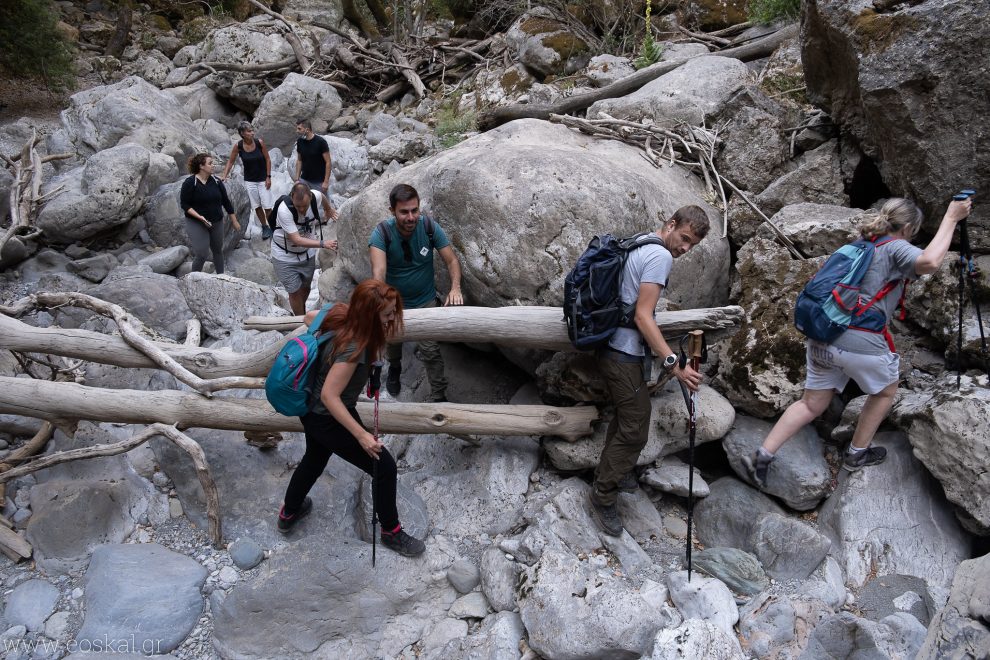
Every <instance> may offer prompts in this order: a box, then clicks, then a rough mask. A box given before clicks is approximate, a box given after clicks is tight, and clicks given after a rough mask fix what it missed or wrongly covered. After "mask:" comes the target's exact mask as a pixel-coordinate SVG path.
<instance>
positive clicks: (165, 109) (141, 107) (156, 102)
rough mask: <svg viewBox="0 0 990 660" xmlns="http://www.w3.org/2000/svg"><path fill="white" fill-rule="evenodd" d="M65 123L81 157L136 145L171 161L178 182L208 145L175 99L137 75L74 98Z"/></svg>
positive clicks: (81, 93)
mask: <svg viewBox="0 0 990 660" xmlns="http://www.w3.org/2000/svg"><path fill="white" fill-rule="evenodd" d="M61 118H62V125H63V126H64V127H65V130H66V133H67V136H68V139H69V140H70V141H71V142H72V144H73V145H74V146H75V148H76V151H77V152H79V153H80V154H81V155H83V156H90V155H92V154H94V153H96V152H97V151H103V150H104V149H109V148H110V147H113V146H116V145H118V144H121V143H122V142H131V143H134V144H139V145H141V146H143V147H144V148H145V149H147V150H149V151H151V152H153V153H164V154H166V155H168V156H170V157H171V158H172V159H173V160H174V161H175V169H174V171H173V178H174V177H175V176H178V175H179V173H180V172H182V171H184V170H185V164H186V159H187V158H188V157H189V156H191V155H192V154H194V153H196V152H198V151H203V150H204V148H205V147H207V146H208V145H207V144H206V140H205V138H204V137H203V135H202V134H201V132H200V130H199V129H198V128H197V127H196V125H195V124H193V122H192V120H191V119H190V118H189V114H188V113H187V112H186V111H185V109H184V108H183V107H182V105H181V104H180V103H179V102H178V101H177V100H176V98H175V97H174V96H172V95H171V94H169V93H167V92H163V91H161V90H160V89H158V88H157V87H155V86H154V85H152V84H151V83H149V82H147V81H146V80H143V79H141V78H138V77H136V76H131V77H129V78H125V79H124V80H121V81H120V82H118V83H114V84H113V85H105V86H101V87H93V88H91V89H87V90H84V91H82V92H77V93H76V94H73V95H72V96H71V97H70V98H69V107H68V108H66V109H65V110H63V111H62V115H61Z"/></svg>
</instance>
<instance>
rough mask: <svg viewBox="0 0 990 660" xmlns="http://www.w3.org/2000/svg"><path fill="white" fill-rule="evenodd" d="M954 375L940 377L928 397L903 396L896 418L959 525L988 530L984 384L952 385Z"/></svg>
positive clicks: (989, 442) (987, 395)
mask: <svg viewBox="0 0 990 660" xmlns="http://www.w3.org/2000/svg"><path fill="white" fill-rule="evenodd" d="M953 381H954V379H952V378H948V379H944V380H942V381H941V383H942V387H939V388H937V389H936V390H935V392H934V394H933V395H932V396H931V397H925V398H921V399H920V401H918V399H905V400H904V401H903V402H902V403H901V404H900V405H899V406H898V410H899V411H904V412H899V416H898V420H899V423H900V424H901V425H902V428H903V427H906V428H907V436H908V440H909V441H910V442H911V446H912V447H913V449H914V455H915V456H916V457H917V458H918V460H919V461H921V462H922V463H923V464H924V466H925V467H926V468H928V470H929V471H930V472H931V473H932V475H933V476H934V477H935V478H936V479H938V481H939V483H940V484H942V488H943V489H944V490H945V497H946V498H947V499H948V500H949V501H950V502H952V503H953V504H955V505H956V506H958V507H959V508H960V509H961V510H962V512H963V514H962V515H960V516H959V519H960V521H961V522H962V524H963V526H964V527H966V528H967V529H969V530H970V531H972V532H974V533H977V534H982V535H988V534H990V483H988V480H987V463H988V459H987V457H988V456H990V437H988V435H987V432H986V430H987V428H990V427H988V426H987V424H988V423H990V392H988V391H987V389H986V388H985V387H974V386H972V385H971V386H969V387H967V388H965V389H962V390H955V389H954V382H953Z"/></svg>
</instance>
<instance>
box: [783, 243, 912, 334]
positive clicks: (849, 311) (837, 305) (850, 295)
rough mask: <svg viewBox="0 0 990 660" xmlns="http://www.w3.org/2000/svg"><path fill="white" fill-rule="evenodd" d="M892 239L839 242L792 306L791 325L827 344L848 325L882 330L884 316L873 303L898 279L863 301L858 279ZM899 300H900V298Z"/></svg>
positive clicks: (896, 281) (861, 277)
mask: <svg viewBox="0 0 990 660" xmlns="http://www.w3.org/2000/svg"><path fill="white" fill-rule="evenodd" d="M892 240H894V239H891V238H885V239H882V240H877V241H868V240H859V241H854V242H852V243H850V244H848V245H843V246H842V247H841V248H839V249H838V250H836V251H835V252H834V253H832V255H831V256H830V257H829V258H828V259H827V260H826V261H825V263H824V264H823V265H822V267H821V268H820V269H819V271H818V272H817V273H815V276H814V277H812V278H811V281H809V282H808V283H807V284H806V285H805V287H804V290H803V291H801V293H800V294H799V295H798V299H797V304H796V305H795V306H794V327H795V328H797V329H798V332H800V333H802V334H804V335H805V336H807V337H808V338H809V339H813V340H815V341H821V342H825V343H826V344H831V343H832V342H833V341H835V340H836V339H838V338H839V335H841V334H842V333H843V332H845V331H846V330H848V329H849V328H856V329H860V330H866V331H868V332H877V333H882V332H883V331H884V328H885V327H886V325H887V319H886V317H885V316H884V315H883V313H881V312H880V311H878V310H876V309H872V308H873V305H874V304H875V303H876V302H878V301H879V300H881V299H882V298H883V297H884V296H886V295H887V294H888V293H890V292H891V291H892V290H894V288H896V287H897V285H898V284H899V283H900V280H894V281H893V282H888V283H887V284H885V285H884V286H883V287H882V288H881V289H880V291H878V292H877V294H876V295H875V296H873V297H872V298H870V299H869V300H867V301H863V300H861V298H860V293H859V291H860V289H859V285H860V282H862V281H863V276H864V275H866V271H867V270H869V268H870V264H872V263H873V255H874V254H875V253H876V249H877V248H878V247H880V246H881V245H883V244H884V243H889V242H891V241H892ZM902 301H903V299H902Z"/></svg>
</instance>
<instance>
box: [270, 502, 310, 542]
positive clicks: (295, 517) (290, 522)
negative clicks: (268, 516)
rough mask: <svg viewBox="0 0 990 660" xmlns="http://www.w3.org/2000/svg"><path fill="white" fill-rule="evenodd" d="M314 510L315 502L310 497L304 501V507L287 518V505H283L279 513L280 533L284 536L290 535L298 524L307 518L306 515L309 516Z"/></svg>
mask: <svg viewBox="0 0 990 660" xmlns="http://www.w3.org/2000/svg"><path fill="white" fill-rule="evenodd" d="M312 509H313V500H312V498H310V497H307V498H306V499H304V500H303V503H302V506H301V507H300V508H299V510H298V511H296V512H295V513H293V514H292V515H288V516H287V515H286V514H285V505H284V504H283V505H282V508H281V509H280V510H279V512H278V525H277V527H278V531H280V532H282V533H283V534H288V533H289V531H290V530H291V529H292V528H293V527H295V525H296V523H297V522H299V521H300V520H302V519H303V518H305V517H306V514H308V513H309V512H310V511H311V510H312Z"/></svg>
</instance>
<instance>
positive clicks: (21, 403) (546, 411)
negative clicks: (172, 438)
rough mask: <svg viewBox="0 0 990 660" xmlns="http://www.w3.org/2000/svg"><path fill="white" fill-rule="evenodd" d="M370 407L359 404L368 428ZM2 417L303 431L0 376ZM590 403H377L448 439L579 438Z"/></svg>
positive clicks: (168, 400) (399, 426)
mask: <svg viewBox="0 0 990 660" xmlns="http://www.w3.org/2000/svg"><path fill="white" fill-rule="evenodd" d="M373 405H374V404H372V403H365V402H361V403H358V406H357V407H358V412H359V413H360V414H361V417H362V419H364V420H366V423H370V422H371V420H372V419H373ZM0 413H9V414H14V415H27V416H28V417H36V418H38V419H46V420H49V421H53V422H55V421H66V420H79V419H86V420H93V421H97V422H116V423H123V424H154V423H158V422H160V423H163V424H170V425H176V426H178V427H179V428H183V429H185V428H191V427H200V428H211V429H225V430H231V431H302V430H303V428H302V423H301V422H300V421H299V418H298V417H286V416H284V415H280V414H279V413H277V412H275V411H274V410H273V409H272V407H271V406H270V405H268V402H267V401H264V400H261V399H230V398H226V397H220V396H217V397H214V398H212V399H206V398H205V397H202V396H199V395H198V394H188V393H185V392H179V391H177V390H156V391H154V392H144V391H141V390H110V389H103V388H100V387H87V386H85V385H77V384H76V383H57V382H51V381H43V380H35V379H30V378H11V377H9V376H0ZM597 418H598V410H597V409H596V408H594V407H592V406H584V407H574V408H555V407H553V406H512V405H507V406H497V405H481V404H464V403H382V404H381V405H380V406H379V415H378V420H379V428H380V430H381V431H382V432H383V433H396V434H434V433H449V434H451V435H499V436H514V435H533V436H541V435H553V436H557V437H560V438H563V439H565V440H572V441H573V440H576V439H577V438H580V437H582V436H585V435H588V434H590V433H591V431H592V429H591V423H592V422H593V421H594V420H595V419H597Z"/></svg>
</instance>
